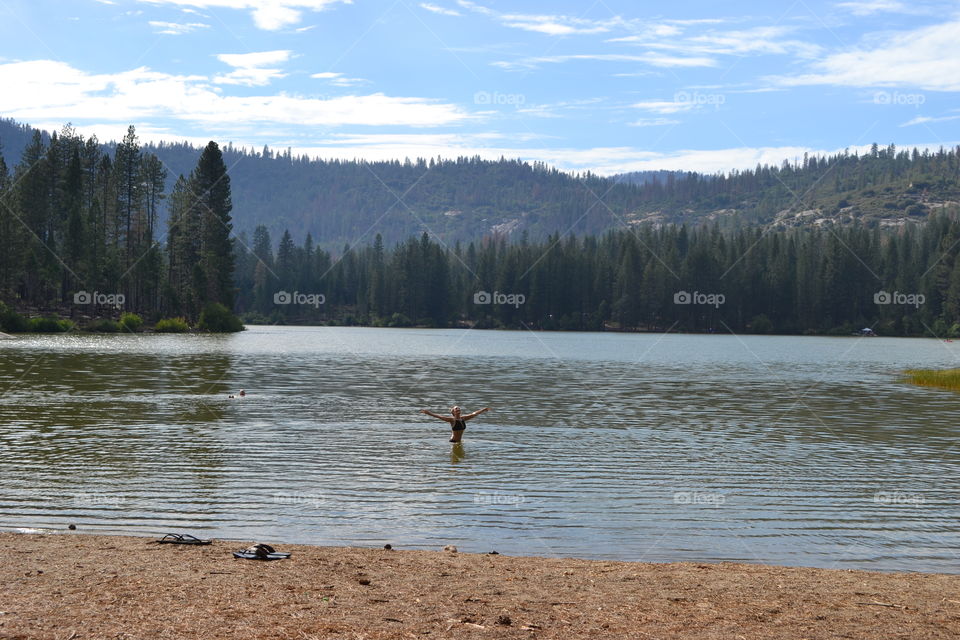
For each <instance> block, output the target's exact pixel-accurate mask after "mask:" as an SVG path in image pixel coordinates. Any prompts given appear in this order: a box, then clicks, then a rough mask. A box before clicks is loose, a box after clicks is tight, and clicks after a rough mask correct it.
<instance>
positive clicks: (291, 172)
mask: <svg viewBox="0 0 960 640" xmlns="http://www.w3.org/2000/svg"><path fill="white" fill-rule="evenodd" d="M29 133H30V130H29V128H25V127H23V126H20V125H17V124H16V123H13V122H11V121H4V120H0V144H2V145H3V153H4V155H5V156H6V158H7V160H8V164H10V165H13V164H16V162H17V160H18V159H19V157H20V155H21V153H22V148H21V145H24V144H25V143H24V140H25V139H29V136H28V134H29ZM114 150H115V145H106V146H105V147H104V151H105V152H106V153H110V154H112V153H113V152H114ZM143 150H144V152H146V153H149V154H152V155H155V156H156V157H157V158H158V159H159V160H160V162H161V164H162V165H163V166H164V168H165V169H166V170H167V180H166V185H165V186H166V191H167V192H169V191H170V190H171V189H172V187H173V183H174V182H175V181H176V179H177V177H178V176H179V175H181V174H183V175H186V174H188V173H189V172H190V170H191V169H192V168H193V166H194V165H195V164H196V162H197V158H198V157H199V155H200V149H197V148H195V147H192V146H190V145H186V144H160V145H144V146H143ZM958 153H960V149H941V150H938V151H923V152H920V151H917V150H897V149H896V148H895V147H893V146H889V147H879V146H877V145H874V147H873V148H872V149H871V150H870V151H869V152H867V153H865V154H857V153H852V152H850V153H847V152H845V153H840V154H837V155H834V156H829V157H805V158H803V159H802V160H798V161H797V162H795V163H789V162H786V161H785V162H784V163H783V164H782V165H781V166H757V167H756V168H755V169H752V170H747V171H731V172H730V173H729V174H726V175H704V174H698V173H695V172H671V171H646V172H638V173H634V174H624V175H621V176H616V177H614V178H601V177H598V176H594V175H590V174H587V175H571V174H568V173H565V172H561V171H557V170H556V169H552V168H549V167H547V166H545V165H543V164H540V163H532V164H531V163H525V162H521V161H518V160H506V159H504V160H500V161H497V162H491V161H485V160H480V159H478V158H459V159H456V160H439V159H414V160H403V161H401V160H397V161H393V162H372V163H367V162H355V161H341V160H329V161H325V160H312V159H309V158H306V157H297V156H294V155H292V154H291V153H290V152H289V151H283V152H276V151H273V150H270V149H262V150H259V151H256V152H254V151H251V150H241V149H236V148H234V147H233V146H232V145H230V144H229V143H228V144H226V145H223V155H224V162H225V163H226V165H227V167H228V169H229V173H230V175H231V177H232V178H233V184H234V191H233V203H234V210H233V220H234V225H235V229H236V230H237V231H246V232H247V233H248V234H251V233H252V232H253V229H254V228H256V227H257V226H259V225H264V226H266V228H267V230H268V231H269V232H270V233H271V235H272V237H273V238H279V237H280V236H281V235H282V233H283V232H284V231H290V233H291V235H292V236H293V238H295V239H296V241H297V242H302V241H303V239H304V238H306V236H307V234H310V235H311V236H312V238H313V240H314V242H315V243H316V244H317V245H318V246H321V247H324V248H327V249H330V250H335V251H339V250H340V249H341V248H342V247H343V245H344V244H355V243H357V244H369V243H370V242H371V241H372V236H373V235H374V234H376V233H380V234H381V236H382V238H383V240H384V243H385V244H386V245H387V246H391V245H392V244H394V243H395V242H398V241H402V240H404V239H406V238H408V237H410V236H413V235H419V234H420V233H421V232H423V231H427V232H428V233H429V234H430V235H431V236H433V237H436V238H438V239H440V240H442V241H443V242H445V243H447V244H450V243H453V242H456V241H463V242H469V241H471V240H478V239H480V238H483V237H485V236H492V235H496V236H501V237H505V238H507V239H513V240H516V239H519V238H520V237H521V236H522V235H523V234H524V233H526V235H527V237H528V238H530V239H531V240H541V239H543V238H546V237H547V236H548V235H550V234H552V233H557V232H559V233H565V232H570V233H574V234H577V235H597V234H601V233H603V232H605V231H608V230H611V229H621V228H624V227H625V226H630V225H637V224H641V223H643V222H652V223H688V224H691V225H698V224H702V223H704V222H711V221H716V222H718V223H719V224H720V225H721V227H722V228H737V227H739V226H744V225H770V224H773V225H777V226H802V225H808V224H825V223H839V224H853V223H854V222H856V221H859V222H863V223H864V224H866V225H867V226H874V225H880V226H888V225H904V224H910V223H911V222H915V221H917V220H920V219H923V218H924V217H926V216H927V215H929V214H930V213H932V212H935V211H938V210H940V209H942V208H943V207H945V206H950V205H951V203H955V202H958V201H960V161H958ZM159 215H160V219H161V221H162V220H163V219H165V211H164V208H163V207H161V210H160V212H159Z"/></svg>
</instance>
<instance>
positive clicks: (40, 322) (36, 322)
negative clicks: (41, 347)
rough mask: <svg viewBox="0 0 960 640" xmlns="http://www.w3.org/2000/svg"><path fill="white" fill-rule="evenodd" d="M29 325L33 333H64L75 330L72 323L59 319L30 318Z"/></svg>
mask: <svg viewBox="0 0 960 640" xmlns="http://www.w3.org/2000/svg"><path fill="white" fill-rule="evenodd" d="M28 325H29V329H28V331H30V332H32V333H63V332H65V331H69V330H70V329H72V328H73V323H72V322H70V321H69V320H60V319H58V318H30V321H29V323H28Z"/></svg>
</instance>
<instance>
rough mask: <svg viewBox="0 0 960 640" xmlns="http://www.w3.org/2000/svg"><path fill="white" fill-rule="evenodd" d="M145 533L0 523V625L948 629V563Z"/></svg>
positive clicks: (82, 632) (845, 632)
mask: <svg viewBox="0 0 960 640" xmlns="http://www.w3.org/2000/svg"><path fill="white" fill-rule="evenodd" d="M152 540H153V539H152V538H145V537H130V536H112V535H109V536H108V535H100V534H80V533H69V534H26V533H2V532H0V544H2V545H3V549H4V552H3V559H4V562H3V563H0V592H2V593H3V594H4V596H3V598H2V604H0V609H2V611H0V638H3V639H8V638H9V639H13V638H16V639H20V638H23V639H26V638H30V639H31V640H32V639H41V638H43V639H45V638H50V639H54V638H56V639H58V640H61V639H64V638H74V639H80V638H204V639H208V638H209V639H218V638H253V639H260V638H264V639H266V638H344V639H345V638H352V639H356V638H369V639H374V640H377V639H382V638H464V637H477V638H738V637H743V638H749V639H751V640H752V639H754V638H783V639H786V638H792V639H795V638H811V639H813V638H838V637H849V638H904V639H906V638H910V639H918V638H920V639H923V638H956V637H960V576H958V575H947V574H930V573H881V572H870V571H852V570H835V569H811V568H797V567H778V566H768V565H747V564H733V563H719V564H706V563H693V562H683V563H669V564H663V563H636V562H615V561H603V560H578V559H570V558H539V557H538V558H531V557H517V556H504V555H482V554H470V553H455V554H454V553H449V552H441V551H439V550H438V551H406V550H390V551H387V550H383V549H358V548H342V547H316V546H308V545H286V544H275V545H274V546H276V547H277V548H278V550H282V551H290V552H291V553H292V554H293V556H292V557H291V558H290V559H289V560H279V561H274V562H261V561H254V560H237V559H234V558H233V557H232V554H231V552H232V551H235V550H238V549H240V548H242V547H244V546H245V545H246V543H244V542H236V541H214V543H213V544H211V545H209V546H202V547H184V546H174V545H158V544H154V543H152ZM264 542H270V543H271V544H273V543H272V542H271V541H269V540H266V541H264Z"/></svg>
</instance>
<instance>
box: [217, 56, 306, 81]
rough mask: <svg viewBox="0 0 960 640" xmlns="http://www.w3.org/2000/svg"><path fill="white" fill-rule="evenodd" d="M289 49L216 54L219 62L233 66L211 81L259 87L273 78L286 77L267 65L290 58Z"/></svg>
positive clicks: (278, 70) (279, 62) (281, 72)
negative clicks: (232, 68) (232, 69)
mask: <svg viewBox="0 0 960 640" xmlns="http://www.w3.org/2000/svg"><path fill="white" fill-rule="evenodd" d="M290 54H291V52H290V51H289V50H285V49H284V50H278V51H260V52H256V53H221V54H218V55H217V59H218V60H220V62H223V63H225V64H228V65H230V66H231V67H234V69H235V71H232V72H230V73H228V74H226V75H219V76H216V77H215V78H214V79H213V81H214V82H215V83H217V84H237V85H243V86H247V87H261V86H264V85H268V84H270V81H271V80H273V79H275V78H283V77H286V74H285V73H283V71H281V70H280V69H275V68H271V67H268V66H267V65H276V64H282V63H284V62H286V61H287V60H289V59H290Z"/></svg>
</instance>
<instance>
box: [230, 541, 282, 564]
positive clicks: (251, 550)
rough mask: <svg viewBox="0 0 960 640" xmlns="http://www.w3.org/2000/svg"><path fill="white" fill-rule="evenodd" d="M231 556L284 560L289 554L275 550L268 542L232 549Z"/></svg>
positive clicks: (245, 558) (247, 558)
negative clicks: (242, 548) (240, 549)
mask: <svg viewBox="0 0 960 640" xmlns="http://www.w3.org/2000/svg"><path fill="white" fill-rule="evenodd" d="M233 557H234V558H242V559H244V560H285V559H287V558H289V557H290V554H289V553H285V552H282V551H276V550H275V549H274V548H273V547H271V546H270V545H268V544H255V545H253V546H252V547H247V548H246V549H244V550H243V551H234V552H233Z"/></svg>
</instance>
